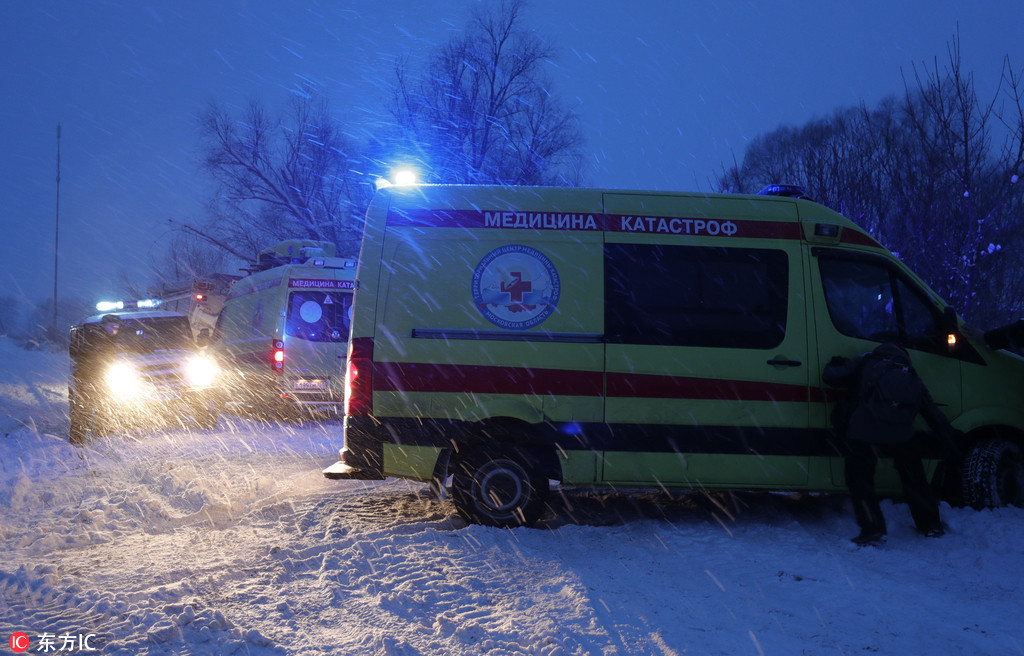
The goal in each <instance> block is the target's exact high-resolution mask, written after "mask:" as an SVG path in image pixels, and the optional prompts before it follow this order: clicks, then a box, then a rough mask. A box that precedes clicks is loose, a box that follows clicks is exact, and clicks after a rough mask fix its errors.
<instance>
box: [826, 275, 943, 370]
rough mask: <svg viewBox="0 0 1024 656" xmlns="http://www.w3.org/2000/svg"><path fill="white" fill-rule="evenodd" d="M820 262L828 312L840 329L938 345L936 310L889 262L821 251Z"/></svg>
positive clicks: (917, 345)
mask: <svg viewBox="0 0 1024 656" xmlns="http://www.w3.org/2000/svg"><path fill="white" fill-rule="evenodd" d="M819 266H820V270H821V279H822V284H823V285H824V292H825V303H826V305H827V307H828V313H829V316H830V317H831V319H832V325H834V326H835V328H836V330H838V331H839V332H840V333H842V334H843V335H847V336H849V337H856V338H858V339H867V340H870V341H873V342H885V341H890V340H893V341H895V340H898V341H901V342H902V343H904V344H906V345H907V346H908V347H910V348H915V349H919V350H926V351H937V350H938V342H937V339H936V336H937V335H938V328H937V325H938V324H937V318H938V317H937V310H936V309H935V308H934V307H932V304H930V303H929V302H928V301H927V299H926V297H924V296H923V294H922V293H921V291H920V290H918V289H917V288H916V287H914V286H912V285H911V284H909V283H908V282H907V281H906V280H904V279H903V278H902V277H901V276H900V275H899V274H898V273H897V272H896V271H895V270H894V269H893V268H891V267H890V266H888V265H886V264H884V263H882V262H874V261H871V260H869V259H860V258H847V257H825V256H822V257H820V259H819Z"/></svg>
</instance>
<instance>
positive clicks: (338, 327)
mask: <svg viewBox="0 0 1024 656" xmlns="http://www.w3.org/2000/svg"><path fill="white" fill-rule="evenodd" d="M351 308H352V294H348V293H344V292H324V291H312V290H310V291H301V292H292V293H291V294H290V295H289V296H288V316H287V322H286V324H285V334H287V335H290V336H292V337H298V338H300V339H305V340H309V341H311V342H344V341H346V340H348V328H349V317H350V311H351Z"/></svg>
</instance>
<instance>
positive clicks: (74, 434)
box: [68, 390, 89, 445]
mask: <svg viewBox="0 0 1024 656" xmlns="http://www.w3.org/2000/svg"><path fill="white" fill-rule="evenodd" d="M68 416H69V419H70V420H71V427H70V429H69V430H68V441H69V442H71V443H72V444H75V445H82V444H85V441H86V434H87V433H88V432H89V414H88V413H87V412H86V410H85V408H84V407H83V405H82V402H81V401H79V400H78V399H77V398H75V392H74V390H68Z"/></svg>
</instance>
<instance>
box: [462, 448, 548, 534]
mask: <svg viewBox="0 0 1024 656" xmlns="http://www.w3.org/2000/svg"><path fill="white" fill-rule="evenodd" d="M547 492H548V481H547V477H546V476H542V475H540V474H539V473H538V468H537V466H536V465H535V463H534V462H533V459H532V458H530V457H529V455H528V454H526V453H525V452H523V451H520V450H516V449H512V448H509V449H504V450H498V449H477V450H474V451H472V452H470V453H468V454H467V455H466V457H464V458H460V459H459V460H458V461H457V462H456V463H455V466H454V476H453V479H452V500H453V501H454V502H455V508H456V509H457V510H458V512H459V515H461V516H462V518H463V519H465V520H466V521H468V522H472V523H475V524H486V525H488V526H498V527H514V526H530V525H532V524H533V523H534V522H536V521H537V519H538V518H539V517H540V513H541V510H542V509H543V508H544V500H545V499H546V498H547Z"/></svg>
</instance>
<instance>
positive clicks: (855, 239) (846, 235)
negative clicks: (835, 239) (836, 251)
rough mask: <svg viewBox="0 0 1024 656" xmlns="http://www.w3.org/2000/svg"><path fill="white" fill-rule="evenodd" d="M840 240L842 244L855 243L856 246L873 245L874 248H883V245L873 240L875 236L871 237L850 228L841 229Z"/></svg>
mask: <svg viewBox="0 0 1024 656" xmlns="http://www.w3.org/2000/svg"><path fill="white" fill-rule="evenodd" d="M840 241H841V242H842V243H844V244H855V245H857V246H874V247H875V248H885V246H882V245H881V244H879V243H878V242H877V241H875V238H874V237H872V236H871V235H866V234H864V233H863V232H858V231H856V230H851V229H850V228H847V229H846V230H843V236H842V239H841V240H840Z"/></svg>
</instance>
